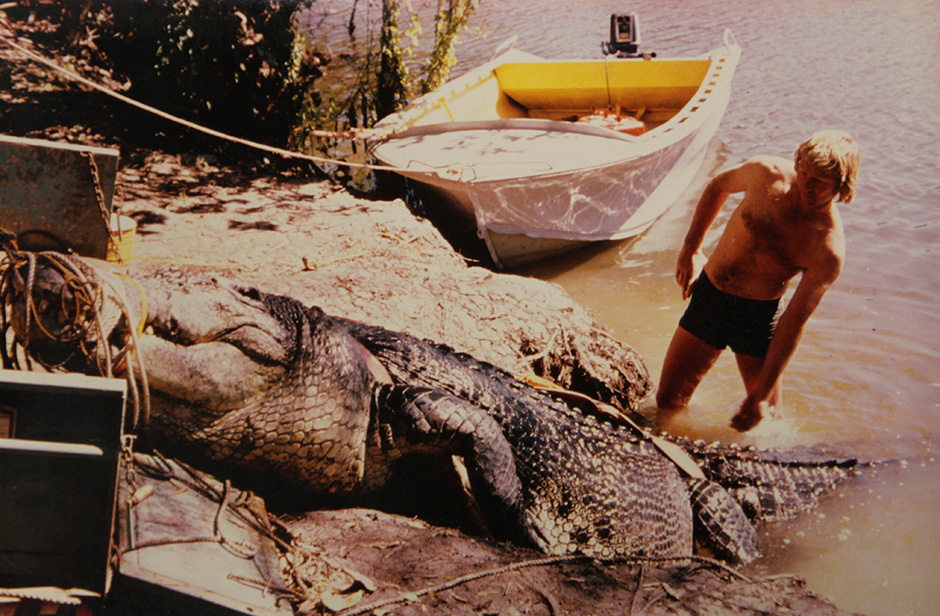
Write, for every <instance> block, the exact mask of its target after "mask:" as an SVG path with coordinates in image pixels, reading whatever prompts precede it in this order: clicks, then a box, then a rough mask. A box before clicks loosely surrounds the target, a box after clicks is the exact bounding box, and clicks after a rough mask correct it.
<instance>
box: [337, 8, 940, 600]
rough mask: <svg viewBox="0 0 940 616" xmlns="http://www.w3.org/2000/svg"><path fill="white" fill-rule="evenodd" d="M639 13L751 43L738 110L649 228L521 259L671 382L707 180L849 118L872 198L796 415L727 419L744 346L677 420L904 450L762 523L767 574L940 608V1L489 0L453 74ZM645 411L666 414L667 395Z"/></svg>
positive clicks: (589, 39) (590, 47)
mask: <svg viewBox="0 0 940 616" xmlns="http://www.w3.org/2000/svg"><path fill="white" fill-rule="evenodd" d="M413 1H414V2H415V3H416V5H420V3H421V0H413ZM343 4H347V3H345V2H337V3H336V4H335V6H339V5H343ZM360 6H362V5H360ZM372 10H378V9H372ZM624 10H634V11H637V12H638V13H639V16H640V21H641V34H642V38H643V48H644V49H646V50H650V51H655V52H657V54H658V55H659V56H660V57H668V56H682V55H695V54H699V53H703V52H705V51H707V50H709V49H712V48H714V47H717V46H718V45H719V44H720V41H721V38H722V33H723V31H724V29H725V28H730V29H731V30H732V31H733V32H734V35H735V37H736V39H737V41H738V42H739V44H740V45H741V47H742V48H743V55H742V58H741V62H740V64H739V65H738V69H737V72H736V75H735V79H734V86H733V93H732V97H731V103H730V105H729V107H728V111H727V113H726V115H725V117H724V120H723V123H722V125H721V127H720V129H719V131H718V133H717V136H716V138H715V139H714V141H713V143H712V145H711V149H710V152H709V155H708V157H707V159H706V162H705V164H704V166H703V168H702V170H701V172H700V173H699V175H698V177H697V178H696V180H695V181H694V182H693V185H692V186H691V187H690V188H689V189H688V190H687V191H686V193H685V194H684V195H683V196H682V197H681V198H680V199H679V200H678V202H676V204H675V205H674V206H673V207H672V208H671V209H670V210H669V211H668V212H667V214H666V215H664V216H663V217H662V218H661V219H660V220H658V221H657V222H656V223H655V224H654V225H653V227H652V228H651V229H649V231H647V232H646V233H645V234H644V235H642V236H640V237H638V238H635V239H632V240H628V241H625V242H619V243H610V244H605V245H602V246H598V247H592V248H590V249H587V250H584V251H581V252H578V253H574V254H570V255H566V256H563V257H560V258H558V259H555V260H553V261H550V262H545V263H541V264H538V265H536V266H530V267H528V268H525V269H522V270H517V273H520V274H523V275H528V276H535V277H538V278H542V279H545V280H550V281H553V282H556V283H558V284H559V285H561V286H562V287H564V288H565V289H566V290H567V291H568V293H569V294H570V295H571V296H572V297H573V298H574V299H575V300H577V301H578V302H580V303H581V304H582V305H583V306H585V307H586V308H588V309H589V310H590V311H592V312H593V314H594V315H595V317H596V318H597V320H598V321H600V322H601V323H603V324H604V325H606V326H607V327H608V328H609V329H610V330H611V331H612V332H613V333H614V334H615V335H616V336H617V337H618V338H620V339H621V340H623V341H625V342H627V343H629V344H631V345H632V346H634V347H635V348H636V349H637V350H639V351H640V352H641V354H642V355H643V357H644V358H645V360H646V363H647V366H648V368H649V370H650V373H651V375H653V376H654V378H658V376H659V371H660V368H661V365H662V359H663V356H664V354H665V351H666V347H667V345H668V343H669V340H670V338H671V336H672V333H673V331H674V330H675V327H676V323H677V322H678V319H679V317H680V315H681V313H682V311H683V310H684V303H683V301H682V300H681V296H680V293H679V288H678V286H677V285H676V283H675V281H674V278H673V272H674V267H675V258H676V251H677V249H678V247H679V245H680V243H681V241H682V238H683V236H684V235H685V232H686V230H687V227H688V224H689V220H690V216H691V214H692V211H693V209H694V207H695V204H696V202H697V199H698V196H699V194H700V193H701V190H702V188H703V187H704V185H705V183H706V182H707V181H708V178H709V177H711V176H712V175H713V174H714V173H715V172H716V171H718V170H720V169H722V168H724V167H727V166H730V165H733V164H736V163H738V162H740V161H742V160H744V159H746V158H748V157H750V156H753V155H756V154H774V155H779V156H784V157H788V158H789V157H790V156H792V153H793V151H794V150H795V148H796V146H797V145H798V144H799V143H800V142H802V141H803V140H804V139H806V138H807V137H808V136H809V135H810V134H811V133H812V132H814V131H815V130H818V129H820V128H841V129H846V130H848V131H849V132H851V133H852V134H853V136H854V137H855V138H856V140H857V141H858V142H859V143H860V145H861V147H862V166H861V170H860V179H859V185H858V190H857V194H856V199H855V201H854V202H853V203H851V204H848V205H843V206H841V208H840V209H841V211H842V216H843V220H844V223H845V230H846V237H847V242H848V256H847V262H846V266H845V268H844V271H843V273H842V275H841V277H840V278H839V280H838V281H837V283H836V284H835V286H834V287H833V288H831V289H830V291H829V292H828V294H827V296H826V298H825V299H824V301H823V303H822V305H821V306H820V307H819V309H818V310H817V312H816V314H815V315H814V316H813V318H812V320H811V321H810V326H809V328H808V331H807V333H806V334H805V336H804V338H803V342H802V344H801V346H800V348H799V350H798V352H797V354H796V355H795V357H794V358H793V360H792V361H791V364H790V366H789V367H788V369H787V371H786V375H785V378H784V405H783V408H782V409H781V411H780V414H779V416H777V417H774V418H772V419H769V420H765V421H764V422H763V423H762V424H761V425H760V426H759V427H758V428H757V429H756V430H754V431H753V432H751V433H748V434H745V435H740V434H738V433H736V432H734V431H732V430H731V429H730V428H728V427H727V425H728V421H729V419H730V417H731V415H733V413H734V411H735V407H736V405H737V404H738V403H739V402H740V401H741V399H742V398H743V388H742V385H741V383H740V380H739V377H738V374H737V369H736V367H735V365H734V361H733V358H732V356H731V355H730V354H728V355H727V356H724V357H722V359H721V360H720V361H719V363H718V365H717V366H716V367H715V369H713V371H712V372H711V373H710V374H709V376H708V377H707V378H706V380H705V382H704V383H703V384H702V386H701V387H700V388H699V390H698V392H696V395H695V397H694V398H693V401H692V405H691V406H690V408H689V409H688V410H687V411H686V412H684V413H683V414H681V415H680V416H679V417H677V418H676V420H675V421H674V422H673V423H672V424H671V425H670V427H669V428H670V431H672V432H674V433H677V434H682V435H686V436H690V437H693V438H703V439H706V440H722V441H726V442H730V441H737V442H739V443H747V444H754V445H758V446H761V447H789V446H801V445H802V446H813V445H817V444H825V445H831V446H836V447H838V448H839V449H841V450H843V451H846V452H849V453H851V454H853V455H857V456H860V457H863V458H868V459H891V460H894V462H893V463H891V464H888V465H884V466H881V467H879V468H878V469H877V470H873V471H867V472H865V473H864V474H863V475H862V476H861V477H859V478H857V479H854V480H853V481H851V482H850V483H848V484H847V485H844V486H843V487H841V488H840V489H839V490H838V491H837V492H836V493H835V494H834V495H833V496H830V497H827V498H825V499H824V500H823V502H822V503H821V504H820V506H819V508H818V509H817V510H815V511H814V512H812V513H810V514H806V515H803V516H802V517H800V518H799V519H797V520H795V521H791V522H787V523H781V524H777V525H772V526H769V527H767V528H765V529H763V530H762V532H761V544H762V551H763V552H764V554H765V557H764V558H763V559H761V560H760V561H759V562H758V563H757V564H756V565H753V566H752V567H751V568H750V570H751V571H752V572H754V573H760V574H777V573H796V574H798V575H800V576H802V577H804V578H806V579H807V581H808V583H809V587H810V589H811V590H813V591H815V592H818V593H820V594H822V595H824V596H826V597H828V598H830V599H832V600H833V601H834V602H835V603H836V604H837V605H839V606H840V607H841V608H843V609H846V610H850V611H858V612H862V613H866V614H872V615H885V616H887V615H891V616H900V615H905V614H911V615H917V616H921V615H923V616H927V615H934V614H938V613H940V590H938V588H940V585H938V584H937V577H938V573H940V539H938V537H940V533H938V531H937V522H938V518H940V515H938V510H940V481H938V479H940V472H938V464H937V462H936V460H935V456H936V455H937V443H938V437H940V420H938V419H940V334H938V332H940V315H938V311H937V310H935V309H934V306H935V305H936V303H937V302H938V301H940V273H938V269H940V222H938V215H937V210H938V207H940V42H938V41H940V3H938V2H936V0H893V1H892V2H886V1H872V0H818V1H810V0H796V1H794V0H763V1H762V2H759V3H758V2H752V1H750V0H722V2H717V1H709V0H665V1H659V2H655V3H633V4H629V3H627V4H624V3H623V2H615V1H612V0H576V1H575V2H564V3H561V2H557V3H551V2H544V1H543V2H537V1H536V0H482V2H481V6H480V8H479V9H478V10H477V12H476V13H475V14H474V16H473V18H472V20H471V23H470V25H471V26H473V27H477V28H479V29H480V30H481V31H482V32H484V33H485V35H478V36H469V37H464V40H463V41H462V43H461V44H460V46H459V47H458V61H459V64H458V66H457V68H456V69H455V73H454V74H455V75H458V74H460V73H461V72H462V71H464V70H468V69H470V68H472V67H473V66H476V65H477V64H479V63H480V62H482V61H484V60H486V59H488V58H489V57H490V55H491V53H492V51H493V50H494V48H495V47H496V46H497V45H498V44H499V43H501V42H502V41H503V40H505V39H507V38H509V37H511V36H518V41H517V43H516V47H517V48H519V49H522V50H524V51H529V52H532V53H535V54H538V55H541V56H544V57H550V58H565V57H584V58H595V57H600V43H601V41H602V40H605V39H606V38H607V27H608V18H609V15H610V13H612V12H618V11H624ZM426 27H428V26H426ZM735 203H736V200H735V199H734V198H732V200H730V201H729V206H727V207H726V210H725V212H724V213H723V214H722V215H721V216H720V217H719V219H718V221H717V223H716V225H715V229H716V230H718V229H720V228H722V227H723V224H724V222H726V221H727V218H728V216H729V215H730V211H731V209H732V206H733V205H734V204H735ZM716 239H717V235H716V234H715V233H714V232H713V233H712V234H710V235H709V236H708V237H707V238H706V246H705V248H706V250H708V249H709V247H711V246H714V242H715V241H716ZM642 411H643V412H644V413H646V414H648V415H653V414H654V413H655V410H654V409H653V408H652V403H647V404H646V405H645V407H644V408H643V409H642Z"/></svg>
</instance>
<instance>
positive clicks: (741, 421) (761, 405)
mask: <svg viewBox="0 0 940 616" xmlns="http://www.w3.org/2000/svg"><path fill="white" fill-rule="evenodd" d="M769 411H770V404H769V403H768V402H767V401H766V400H760V401H758V400H755V399H754V398H752V397H751V396H748V397H747V398H745V399H744V402H742V403H741V408H740V409H738V414H737V415H735V416H734V417H732V418H731V427H732V428H734V429H735V430H737V431H738V432H747V431H748V430H750V429H751V428H753V427H754V426H756V425H757V424H759V423H760V420H761V419H763V418H764V415H765V414H766V413H768V412H769Z"/></svg>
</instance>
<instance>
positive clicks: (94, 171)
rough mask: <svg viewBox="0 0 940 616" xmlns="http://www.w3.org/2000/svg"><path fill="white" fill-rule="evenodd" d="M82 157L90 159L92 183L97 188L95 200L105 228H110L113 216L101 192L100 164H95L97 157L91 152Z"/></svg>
mask: <svg viewBox="0 0 940 616" xmlns="http://www.w3.org/2000/svg"><path fill="white" fill-rule="evenodd" d="M82 156H84V157H85V158H87V159H88V168H89V169H90V170H91V182H92V184H93V185H94V187H95V199H97V201H98V209H99V210H101V218H102V220H104V224H105V227H108V226H110V222H111V216H110V215H109V214H108V206H107V204H106V203H105V202H104V191H103V190H101V175H100V174H99V173H98V163H96V162H95V155H94V154H92V153H91V152H82Z"/></svg>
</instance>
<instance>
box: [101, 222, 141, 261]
mask: <svg viewBox="0 0 940 616" xmlns="http://www.w3.org/2000/svg"><path fill="white" fill-rule="evenodd" d="M108 231H109V235H110V237H109V238H108V256H107V260H108V261H112V262H115V263H129V262H130V260H131V259H133V258H134V236H135V235H137V221H136V220H134V219H133V218H131V217H129V216H118V215H117V214H111V224H110V226H109V228H108Z"/></svg>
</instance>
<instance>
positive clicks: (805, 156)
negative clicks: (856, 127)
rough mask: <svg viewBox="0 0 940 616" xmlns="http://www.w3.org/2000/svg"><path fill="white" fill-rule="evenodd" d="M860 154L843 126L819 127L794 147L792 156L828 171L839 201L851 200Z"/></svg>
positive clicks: (856, 145) (798, 160)
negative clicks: (837, 190) (840, 127)
mask: <svg viewBox="0 0 940 616" xmlns="http://www.w3.org/2000/svg"><path fill="white" fill-rule="evenodd" d="M860 158H861V154H860V152H859V147H858V144H857V143H855V141H854V140H853V139H852V135H850V134H848V133H847V132H845V131H844V130H831V129H826V130H821V131H817V132H815V133H813V136H812V137H810V138H809V139H808V140H807V141H805V142H804V143H802V144H801V145H800V147H798V148H797V149H796V154H795V155H794V160H795V161H796V162H797V163H799V162H800V161H804V162H806V163H807V164H809V165H812V166H813V167H815V168H817V169H820V170H822V171H827V172H829V173H831V174H832V176H833V178H834V179H835V181H836V182H837V183H838V184H839V201H842V202H844V203H851V202H852V199H854V198H855V183H856V181H857V179H858V165H859V160H860Z"/></svg>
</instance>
